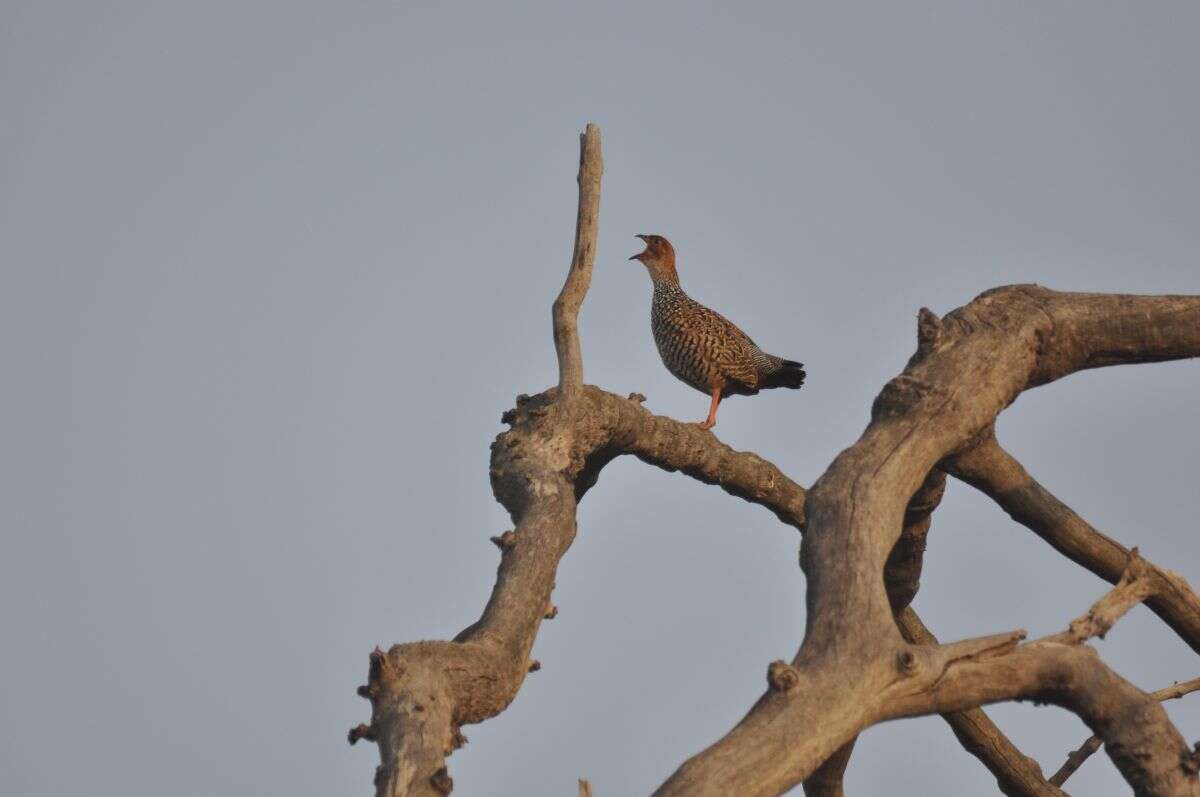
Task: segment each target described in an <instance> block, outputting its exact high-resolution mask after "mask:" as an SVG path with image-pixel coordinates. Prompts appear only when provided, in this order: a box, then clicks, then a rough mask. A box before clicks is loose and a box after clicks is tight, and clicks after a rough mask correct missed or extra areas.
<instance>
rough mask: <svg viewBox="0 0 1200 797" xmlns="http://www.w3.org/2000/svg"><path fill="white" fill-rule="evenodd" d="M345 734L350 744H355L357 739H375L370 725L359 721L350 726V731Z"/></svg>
mask: <svg viewBox="0 0 1200 797" xmlns="http://www.w3.org/2000/svg"><path fill="white" fill-rule="evenodd" d="M346 736H347V738H348V739H349V741H350V744H352V745H353V744H356V743H357V742H358V740H359V739H366V740H367V741H368V742H373V741H375V731H374V730H373V729H372V728H371V726H370V725H364V724H363V723H361V722H360V723H359V724H358V725H355V726H354V727H353V728H351V729H350V733H348V734H347V735H346Z"/></svg>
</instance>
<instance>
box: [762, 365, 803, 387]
mask: <svg viewBox="0 0 1200 797" xmlns="http://www.w3.org/2000/svg"><path fill="white" fill-rule="evenodd" d="M805 375H806V374H805V373H804V363H798V362H796V361H795V360H780V363H779V368H778V370H775V371H772V372H771V373H769V374H767V376H766V379H765V380H763V387H788V388H791V389H792V390H795V389H796V388H798V387H800V386H801V385H803V384H804V377H805Z"/></svg>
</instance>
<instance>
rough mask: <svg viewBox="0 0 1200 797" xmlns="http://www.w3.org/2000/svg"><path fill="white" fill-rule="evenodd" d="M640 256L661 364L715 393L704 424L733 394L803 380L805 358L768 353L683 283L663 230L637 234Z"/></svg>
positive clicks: (709, 422)
mask: <svg viewBox="0 0 1200 797" xmlns="http://www.w3.org/2000/svg"><path fill="white" fill-rule="evenodd" d="M638 238H641V239H642V240H643V241H645V242H646V251H644V252H641V253H639V254H636V255H634V256H633V257H631V258H629V259H630V260H640V261H642V265H644V266H645V267H646V270H647V271H648V272H650V280H651V281H652V282H653V283H654V299H653V301H652V302H651V304H650V328H651V330H653V332H654V342H655V344H656V345H657V346H658V354H659V356H660V357H662V361H663V365H665V366H667V370H668V371H670V372H671V373H672V374H674V375H675V376H676V377H677V378H678V379H680V380H681V381H683V382H686V383H687V384H689V385H691V386H692V387H694V388H696V389H697V390H699V391H700V392H702V393H706V394H708V395H709V396H711V397H712V404H710V405H709V408H708V418H706V419H705V420H703V421H699V422H698V423H699V426H700V428H701V429H711V428H712V427H713V426H714V425H716V423H717V407H718V406H719V405H720V403H721V399H723V398H727V397H729V396H733V395H738V396H753V395H754V394H755V393H757V392H758V391H760V390H766V389H768V388H773V387H790V388H792V389H795V388H798V387H800V386H801V385H802V384H804V364H803V363H798V362H795V361H794V360H785V359H783V358H782V357H776V356H775V355H773V354H767V353H766V352H765V351H763V350H762V349H760V348H758V346H757V345H756V344H755V343H754V341H752V340H750V338H749V336H748V335H746V333H745V332H743V331H742V330H740V329H738V328H737V327H735V326H734V325H733V324H732V323H731V322H730V321H728V320H727V319H726V318H725V316H723V315H721V314H720V313H717V312H715V311H713V310H709V309H708V308H707V307H705V306H704V305H702V304H700V303H699V302H697V301H695V300H693V299H692V298H691V297H690V296H688V295H687V294H686V293H684V292H683V288H681V287H679V274H678V273H676V271H675V250H674V248H672V246H671V244H670V242H669V241H667V239H666V238H663V237H662V236H661V235H639V236H638Z"/></svg>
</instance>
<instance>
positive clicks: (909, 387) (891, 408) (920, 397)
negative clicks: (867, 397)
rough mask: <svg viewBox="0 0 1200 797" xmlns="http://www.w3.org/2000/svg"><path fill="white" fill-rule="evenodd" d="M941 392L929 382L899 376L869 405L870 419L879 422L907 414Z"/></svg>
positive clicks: (903, 375) (907, 376)
mask: <svg viewBox="0 0 1200 797" xmlns="http://www.w3.org/2000/svg"><path fill="white" fill-rule="evenodd" d="M939 392H942V388H939V387H937V386H935V385H934V384H933V383H931V382H926V381H925V380H924V379H919V378H917V377H915V376H912V375H911V374H900V375H899V376H897V377H895V378H893V379H892V380H891V381H889V382H888V383H887V384H886V385H884V386H883V390H881V391H879V395H878V396H876V397H875V402H874V403H873V404H872V405H871V419H872V420H879V419H880V418H882V417H884V416H888V415H902V414H904V413H906V412H909V411H910V410H912V409H913V408H914V407H916V406H917V405H918V404H920V403H921V402H922V401H924V400H925V399H926V398H927V397H929V396H931V395H933V394H935V393H939Z"/></svg>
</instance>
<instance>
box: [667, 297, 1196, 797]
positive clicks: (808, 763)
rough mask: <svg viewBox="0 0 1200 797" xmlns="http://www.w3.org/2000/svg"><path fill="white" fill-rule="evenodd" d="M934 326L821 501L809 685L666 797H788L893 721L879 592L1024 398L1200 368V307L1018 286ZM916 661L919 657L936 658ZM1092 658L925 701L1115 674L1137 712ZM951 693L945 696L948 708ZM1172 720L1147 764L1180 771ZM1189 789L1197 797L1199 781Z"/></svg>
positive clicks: (824, 480) (885, 614)
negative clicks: (1072, 382) (900, 544)
mask: <svg viewBox="0 0 1200 797" xmlns="http://www.w3.org/2000/svg"><path fill="white" fill-rule="evenodd" d="M931 324H932V322H931V321H929V322H928V323H926V325H925V326H926V328H927V329H928V328H930V327H931ZM936 326H937V330H936V334H926V336H925V337H926V340H925V341H924V344H923V346H922V347H921V348H920V349H919V350H918V352H917V354H916V355H915V356H914V358H913V360H912V361H910V363H909V365H908V367H907V368H906V369H905V371H904V372H903V373H902V374H901V375H900V376H899V377H897V378H895V379H893V380H892V381H891V382H889V383H888V384H887V385H886V386H885V387H884V389H883V391H882V392H881V393H880V395H879V397H878V398H877V399H876V401H875V405H874V407H873V410H872V421H871V424H870V425H869V426H868V427H867V429H866V430H865V431H864V433H863V435H862V436H861V437H860V438H859V440H858V442H856V443H855V444H854V445H853V446H852V447H851V448H849V449H847V450H846V451H844V452H842V454H840V455H839V456H838V457H837V459H835V460H834V462H833V463H832V465H831V466H830V467H829V469H828V470H826V472H825V473H824V474H823V475H822V476H821V478H820V479H819V480H818V481H817V483H816V484H814V485H813V487H812V489H811V490H810V491H809V494H808V500H807V505H806V512H807V519H808V524H807V533H806V534H805V537H804V541H803V544H802V549H801V566H802V568H803V569H804V572H805V575H806V576H807V579H808V589H807V599H808V600H807V603H808V611H807V615H806V620H807V627H806V630H805V637H804V641H803V643H802V645H801V647H800V650H799V652H798V653H797V654H796V656H795V658H794V659H793V662H792V666H793V667H794V668H795V669H796V670H797V673H798V674H799V685H798V686H797V687H796V688H795V689H792V690H789V691H787V692H768V693H767V694H764V695H763V696H762V697H761V698H760V699H759V700H758V701H757V702H756V703H755V705H754V706H753V707H752V708H751V709H750V711H749V712H748V713H747V714H746V716H745V717H744V718H743V719H742V720H741V721H740V722H739V723H738V724H737V726H735V727H734V729H733V730H731V731H730V732H729V733H728V734H726V736H725V737H724V738H722V739H721V740H719V741H718V742H716V743H715V744H713V745H712V746H710V747H709V748H707V749H706V750H704V751H702V752H700V753H698V754H697V755H696V756H694V757H693V758H691V759H689V760H688V761H687V762H685V763H684V764H683V765H682V766H681V767H680V768H679V769H678V770H676V772H675V773H674V774H673V775H672V776H671V777H670V778H669V779H668V780H667V781H666V782H665V783H664V784H663V785H662V787H661V788H660V789H659V791H658V793H659V794H662V795H682V794H688V795H692V794H724V793H737V794H744V795H772V794H779V793H782V792H784V791H786V790H787V789H789V788H791V787H793V786H795V785H796V784H797V783H799V782H801V781H803V780H804V779H805V778H807V777H808V776H809V775H810V774H812V772H813V771H815V769H816V768H817V767H818V766H820V764H822V763H823V762H824V761H825V760H826V759H828V758H829V756H830V755H832V754H833V752H834V751H835V750H837V749H838V748H840V747H841V746H842V745H844V744H845V743H846V742H848V741H849V740H850V739H851V738H853V737H854V736H855V735H856V734H857V733H858V732H859V731H860V730H861V729H862V728H864V727H866V726H868V725H869V724H871V723H872V722H874V721H877V720H878V719H879V718H880V716H879V715H877V714H875V713H874V712H876V711H882V710H883V709H884V708H886V701H885V702H884V703H881V702H880V695H882V694H885V693H887V692H890V691H892V688H893V687H894V685H895V684H896V682H897V679H898V678H899V679H905V678H910V679H911V678H912V676H908V675H906V674H905V673H903V672H902V671H901V669H902V668H898V667H897V663H898V662H901V661H903V658H902V657H900V655H899V654H900V653H902V652H903V651H904V650H905V647H906V643H905V642H904V641H903V639H902V638H901V637H900V634H899V632H898V631H897V629H896V627H895V624H894V621H893V618H892V613H891V607H890V604H889V601H888V599H887V593H886V590H885V589H884V584H883V578H882V574H883V569H884V563H885V561H886V559H887V557H888V555H889V554H890V552H891V550H892V548H893V547H894V545H895V542H896V540H897V538H898V536H899V534H900V530H901V526H902V517H903V512H904V510H905V506H906V504H907V501H908V498H909V497H910V496H911V495H912V494H913V493H914V492H915V491H916V489H917V488H918V487H919V486H920V484H921V482H922V481H923V479H924V478H925V474H927V473H928V472H929V470H930V469H931V468H933V467H934V466H935V465H937V464H938V463H939V462H940V461H942V460H944V459H945V458H946V457H948V456H950V455H952V454H955V453H957V452H959V451H961V450H963V449H964V448H966V447H967V446H968V445H969V444H970V443H971V442H972V441H973V440H974V439H975V438H976V437H977V436H978V435H979V434H980V433H981V432H983V431H984V430H985V429H987V428H988V427H990V426H991V424H992V423H993V422H994V420H995V418H996V415H997V414H998V413H999V412H1000V411H1001V410H1002V409H1003V408H1004V407H1006V406H1008V404H1010V403H1011V402H1012V401H1013V400H1014V399H1015V398H1016V396H1017V395H1019V394H1020V392H1021V391H1022V390H1025V389H1027V388H1029V387H1033V386H1036V385H1039V384H1045V383H1046V382H1049V381H1053V380H1054V379H1058V378H1061V377H1063V376H1066V375H1067V374H1069V373H1071V372H1073V371H1077V370H1080V369H1083V368H1091V367H1098V366H1100V365H1107V364H1116V363H1119V362H1145V361H1149V360H1161V359H1170V358H1176V357H1190V356H1197V355H1200V297H1172V296H1167V297H1138V296H1101V295H1095V294H1061V293H1056V292H1054V291H1049V290H1046V289H1045V288H1040V287H1038V286H1014V287H1008V288H1000V289H996V290H994V291H989V292H987V293H985V294H983V295H981V296H980V297H978V298H977V299H976V300H975V301H973V302H971V303H970V304H969V305H967V306H965V307H963V308H961V309H959V310H956V311H955V312H953V313H951V314H949V315H948V316H947V317H946V318H944V319H942V320H941V321H940V323H939V324H937V325H936ZM847 628H853V629H854V632H853V633H847V632H846V629H847ZM1056 649H1059V650H1062V651H1067V653H1060V652H1059V650H1056ZM918 651H922V649H921V648H919V647H917V648H912V649H911V650H910V651H909V652H912V653H914V655H922V656H933V657H934V658H936V657H937V654H936V653H933V652H931V651H930V652H924V653H920V654H918V653H917V652H918ZM1080 655H1082V654H1081V652H1080V651H1079V650H1078V649H1076V648H1067V647H1064V646H1061V645H1057V646H1053V645H1042V646H1040V647H1039V648H1037V655H1036V656H1035V655H1034V654H1030V653H1028V652H1023V649H1018V650H1017V651H1014V652H1012V653H1009V654H1007V655H1001V656H995V657H990V658H987V657H985V658H982V659H980V660H979V661H966V662H962V663H959V664H958V665H957V666H954V667H950V668H949V670H948V671H947V672H946V673H945V674H944V675H942V676H939V677H940V678H943V679H944V678H952V677H953V678H955V679H959V678H961V676H960V675H956V673H963V672H975V671H980V672H983V673H987V674H991V675H993V676H995V678H994V683H992V682H988V683H986V684H984V685H985V686H987V687H988V688H986V689H981V690H977V691H974V692H972V691H971V690H970V689H968V688H966V687H967V686H968V685H969V684H961V685H960V687H959V689H957V690H956V691H957V693H958V694H959V695H960V696H962V697H963V698H964V700H963V701H962V702H961V703H959V704H956V705H944V704H942V703H941V702H940V701H938V700H933V699H929V695H928V694H927V693H925V697H926V700H925V702H924V703H922V704H920V706H919V707H920V708H921V709H922V710H924V711H925V712H929V711H937V712H938V713H943V712H945V711H949V710H959V709H964V708H971V707H974V706H978V705H981V704H982V703H984V702H989V701H991V700H994V699H1012V698H1013V697H1016V696H1019V695H1022V694H1030V693H1040V692H1039V690H1040V691H1041V692H1044V691H1045V689H1046V683H1047V682H1045V681H1042V680H1040V679H1041V678H1042V677H1050V676H1052V675H1060V676H1063V677H1065V678H1068V679H1069V678H1071V677H1076V678H1079V677H1082V676H1083V675H1085V674H1092V673H1091V670H1102V672H1103V673H1104V674H1106V675H1097V676H1095V679H1096V680H1103V681H1105V682H1106V683H1107V684H1108V685H1109V686H1111V687H1112V688H1113V689H1115V690H1117V691H1116V692H1114V693H1113V694H1114V698H1113V700H1114V701H1115V702H1117V703H1121V704H1122V705H1125V706H1128V705H1131V704H1133V703H1134V702H1135V701H1136V695H1139V694H1140V693H1138V692H1137V691H1136V690H1133V691H1132V692H1128V691H1127V690H1125V689H1124V687H1122V686H1121V684H1123V683H1124V682H1123V681H1120V679H1119V678H1118V677H1117V676H1115V675H1113V674H1111V673H1110V672H1109V671H1108V670H1107V668H1103V667H1102V665H1099V662H1098V661H1096V664H1097V665H1099V666H1092V665H1090V664H1089V665H1088V666H1087V667H1085V666H1084V665H1083V664H1082V659H1080V658H1079V656H1080ZM1018 657H1021V658H1022V659H1037V658H1039V657H1040V659H1041V660H1039V661H1030V662H1029V664H1030V665H1031V667H1032V668H1033V669H1032V672H1034V673H1037V674H1038V675H1037V676H1036V677H1035V676H1029V677H1030V678H1032V680H1025V681H1024V682H1022V683H1020V686H1021V687H1022V688H1023V689H1024V690H1025V691H1024V692H1022V691H1020V690H1018V691H1014V690H1013V688H1012V687H1009V688H1008V690H1007V691H1005V690H1004V689H1001V688H1000V687H1001V686H1002V679H1001V678H999V677H998V673H999V671H1000V670H1001V669H1004V670H1009V669H1011V668H1010V667H1009V664H1008V663H1009V662H1014V661H1016V660H1017V658H1018ZM996 662H1005V664H1004V665H1002V666H1001V665H998V664H997V663H996ZM1035 665H1038V666H1041V669H1038V666H1035ZM1085 670H1086V671H1087V672H1086V673H1085ZM1010 674H1011V673H1010ZM1015 681H1020V679H1014V682H1015ZM1063 683H1064V684H1068V685H1070V684H1076V685H1080V686H1078V689H1077V691H1075V692H1068V693H1067V694H1065V695H1063V694H1054V695H1045V696H1043V698H1041V699H1046V700H1051V699H1052V698H1056V699H1059V700H1061V702H1062V703H1064V704H1065V705H1067V706H1068V707H1070V708H1072V710H1075V711H1076V712H1077V713H1080V714H1081V716H1082V715H1090V716H1092V719H1093V720H1094V721H1096V722H1097V725H1104V727H1105V729H1106V730H1105V732H1109V733H1111V734H1112V738H1113V739H1114V740H1116V741H1117V742H1118V744H1117V745H1115V746H1116V747H1118V748H1121V749H1126V750H1132V749H1139V750H1143V747H1144V744H1143V743H1144V742H1146V741H1147V739H1148V737H1146V736H1145V734H1144V733H1143V732H1142V731H1139V730H1137V729H1134V728H1130V727H1128V726H1126V725H1124V724H1120V723H1109V722H1106V720H1107V715H1106V714H1104V712H1103V711H1098V710H1097V708H1096V706H1095V705H1085V704H1086V703H1088V701H1090V700H1091V699H1092V696H1091V695H1088V694H1087V690H1086V689H1085V688H1084V687H1083V686H1081V684H1086V683H1088V682H1087V681H1086V680H1084V681H1078V682H1075V681H1070V680H1067V681H1064V682H1063ZM942 688H943V687H942V685H941V683H940V682H939V689H938V690H937V694H939V695H940V694H941V692H942ZM993 689H994V691H991V690H993ZM1129 689H1132V687H1129ZM1123 698H1124V699H1123ZM914 700H916V698H914ZM971 701H974V702H971ZM917 707H918V706H917V704H914V706H913V708H914V709H915V708H917ZM1085 719H1087V717H1086V716H1085ZM1154 719H1155V720H1157V719H1158V718H1154ZM1161 719H1162V722H1161V723H1159V722H1157V721H1155V722H1153V723H1149V726H1152V727H1153V728H1154V729H1155V731H1154V733H1156V734H1157V736H1156V737H1155V738H1156V740H1157V741H1158V742H1160V743H1161V745H1160V746H1159V747H1158V748H1157V755H1158V756H1159V757H1158V758H1154V759H1153V760H1150V761H1148V762H1147V763H1146V764H1145V766H1152V765H1156V764H1157V763H1159V762H1160V761H1161V760H1163V759H1162V758H1161V757H1162V756H1166V757H1167V758H1171V757H1172V756H1173V757H1174V760H1175V761H1176V763H1177V762H1178V761H1179V760H1180V758H1179V756H1181V755H1183V754H1184V751H1185V749H1186V748H1184V747H1183V746H1182V738H1181V737H1179V735H1178V732H1177V731H1174V728H1173V727H1172V726H1170V723H1169V721H1168V720H1166V718H1165V715H1163V716H1162V718H1161ZM1164 727H1165V728H1169V729H1170V731H1169V732H1168V731H1165V730H1162V728H1164ZM1160 731H1161V732H1160ZM1101 735H1104V733H1102V734H1101ZM1115 758H1117V756H1115V755H1114V759H1115ZM1118 765H1119V766H1124V767H1125V768H1123V769H1122V772H1123V774H1124V775H1125V776H1126V778H1127V780H1130V781H1131V783H1134V782H1136V783H1139V784H1140V783H1145V784H1149V785H1148V786H1147V789H1149V790H1147V791H1146V793H1148V794H1170V793H1178V792H1179V789H1175V790H1174V791H1164V789H1166V788H1167V787H1168V786H1169V787H1170V788H1174V787H1175V785H1178V784H1175V783H1173V782H1171V781H1170V780H1169V779H1166V778H1165V777H1164V778H1158V773H1157V771H1156V770H1155V771H1149V770H1146V769H1145V768H1143V769H1138V766H1139V765H1138V764H1137V762H1136V761H1135V760H1134V759H1133V758H1128V759H1124V758H1123V759H1122V760H1121V762H1119V764H1118ZM1126 765H1127V766H1126ZM1176 769H1178V766H1176ZM1188 782H1189V783H1190V784H1193V785H1194V784H1195V778H1194V777H1192V778H1191V779H1190V781H1188Z"/></svg>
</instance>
